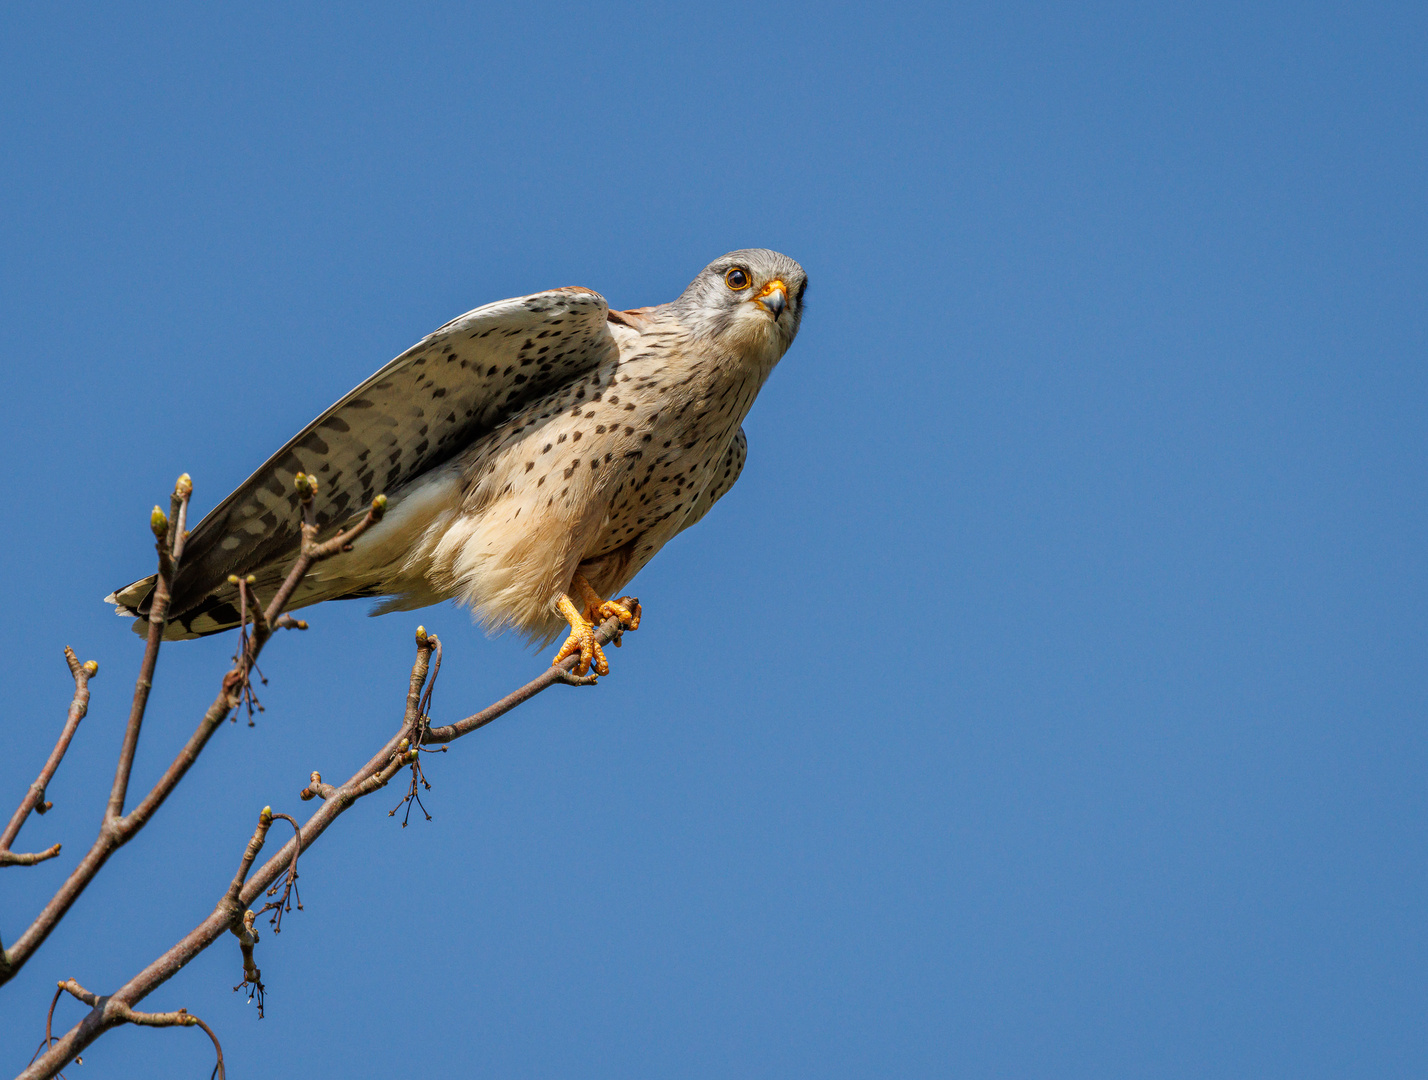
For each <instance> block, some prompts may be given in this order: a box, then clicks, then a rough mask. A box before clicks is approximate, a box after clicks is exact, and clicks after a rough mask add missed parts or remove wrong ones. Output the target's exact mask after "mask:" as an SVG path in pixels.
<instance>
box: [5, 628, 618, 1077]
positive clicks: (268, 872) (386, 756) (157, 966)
mask: <svg viewBox="0 0 1428 1080" xmlns="http://www.w3.org/2000/svg"><path fill="white" fill-rule="evenodd" d="M269 610H270V611H271V608H270V609H269ZM269 621H270V622H271V621H272V620H271V619H270V620H269ZM620 631H621V624H620V621H619V619H618V617H615V616H612V617H611V618H610V619H608V620H606V621H605V622H604V623H603V624H602V625H601V626H600V627H599V628H598V630H597V638H598V640H599V641H600V643H601V644H602V645H604V644H607V643H608V642H610V641H611V640H612V639H614V638H616V637H617V636H618V635H619V633H620ZM416 644H417V655H416V659H415V661H414V662H413V664H412V673H411V679H410V682H409V683H408V688H407V701H406V709H405V711H404V714H403V717H402V723H401V726H400V728H399V729H398V731H397V732H396V734H394V735H393V736H392V737H391V738H390V739H389V740H388V741H387V743H386V744H385V745H384V746H383V747H382V748H381V749H380V750H378V751H377V753H376V754H374V755H373V756H372V758H371V759H370V760H369V761H368V762H367V763H366V764H365V765H363V766H362V767H361V768H360V769H358V770H357V771H356V772H355V773H353V774H352V776H351V777H349V778H348V780H347V782H346V783H344V784H341V785H339V786H333V785H331V784H325V783H323V782H322V778H321V776H320V774H318V773H316V772H314V773H313V774H312V778H311V781H310V783H309V786H308V787H307V788H305V789H304V795H305V796H306V797H307V798H313V797H318V798H321V799H322V800H323V802H322V805H321V806H319V807H318V808H317V809H316V810H315V811H314V812H313V814H312V816H311V817H310V818H308V820H307V821H306V822H305V823H304V824H303V825H302V826H301V827H300V828H298V829H297V830H296V835H295V836H294V837H293V838H292V839H291V840H289V841H288V842H287V843H286V844H284V845H283V847H282V848H281V849H279V850H278V852H277V853H276V854H274V855H273V856H272V857H271V858H269V859H268V861H267V862H265V863H263V864H262V866H260V867H259V868H258V869H257V870H255V871H250V869H249V868H250V867H251V864H252V862H253V861H254V859H255V857H256V853H257V849H258V848H261V846H262V843H261V841H262V839H263V837H265V836H266V831H267V830H266V827H265V826H264V825H263V824H262V819H261V817H260V830H261V831H262V833H263V836H262V837H260V836H259V834H258V833H257V832H255V834H254V839H253V841H250V843H249V849H248V851H245V853H244V858H243V863H242V865H241V866H240V870H239V874H238V875H235V879H234V884H238V883H239V882H242V884H241V887H240V888H239V889H238V891H237V894H236V896H235V894H234V891H233V885H232V884H230V886H229V888H228V890H227V891H226V892H225V894H224V896H223V898H222V899H221V900H220V901H219V902H218V904H217V905H216V906H215V907H214V909H213V911H212V912H211V913H210V914H209V916H208V917H207V918H206V919H204V920H203V922H201V923H199V925H198V926H196V927H194V929H193V930H191V931H190V932H189V933H188V934H186V935H185V936H184V937H183V938H182V939H180V940H179V941H178V942H176V943H175V944H174V945H173V946H171V947H170V948H169V949H168V950H167V951H166V952H165V953H164V954H163V955H162V956H160V957H158V958H157V959H156V960H154V961H153V962H152V963H150V964H149V965H148V966H147V967H146V968H144V970H143V971H141V972H139V973H138V974H137V975H135V976H134V977H133V978H132V979H130V980H129V981H128V982H127V983H125V984H124V986H122V987H121V988H120V989H119V990H117V991H116V992H115V993H114V994H113V995H112V996H111V997H110V998H108V999H107V1001H108V1002H109V1003H110V1005H109V1006H107V1008H112V1007H113V1003H114V1002H118V1003H120V1004H121V1005H122V1007H124V1008H129V1007H131V1006H132V1005H133V1004H135V1003H137V1002H139V1001H141V1000H143V998H144V997H146V996H147V995H148V994H150V993H152V992H153V991H154V990H155V989H157V988H158V987H159V986H161V985H163V984H164V983H165V982H167V981H168V980H169V979H171V978H172V977H173V976H174V975H176V974H178V972H179V971H180V970H182V969H183V967H184V966H185V965H187V964H188V963H189V962H190V961H191V960H193V959H194V958H195V957H196V956H198V955H199V953H201V952H203V950H205V949H207V948H208V947H209V946H210V945H212V944H213V943H214V942H215V941H216V940H218V938H220V937H221V936H222V935H223V934H225V933H233V934H235V935H236V936H237V937H238V939H239V946H240V949H242V951H243V963H244V982H243V983H240V984H239V986H238V987H237V988H236V989H241V988H242V987H243V986H244V985H249V986H252V987H254V993H255V994H257V993H261V992H262V991H263V990H264V987H263V986H262V983H261V981H260V976H261V972H260V971H259V969H258V967H257V964H256V963H255V962H254V959H253V951H252V949H253V945H254V944H255V943H256V942H257V940H258V936H257V934H256V932H255V931H254V922H255V921H256V917H257V916H256V913H255V912H253V911H251V910H248V908H249V906H250V905H252V904H253V903H254V902H255V901H256V900H257V898H258V897H259V896H260V895H262V893H263V891H264V890H266V889H270V888H271V887H272V886H273V885H274V883H275V882H276V881H277V879H278V877H279V876H280V875H282V874H283V873H284V871H285V870H286V871H287V872H288V873H289V875H290V877H295V874H294V871H295V867H296V858H297V855H298V854H299V853H300V852H302V851H306V850H307V849H309V848H311V847H312V845H313V844H314V843H315V842H316V840H317V838H318V837H320V836H321V835H322V834H323V833H324V832H325V831H326V830H327V828H328V826H330V825H331V824H332V823H333V822H334V821H336V820H337V818H338V817H339V816H341V815H342V814H343V813H344V812H346V811H347V810H348V809H349V808H350V807H352V806H353V805H354V804H356V803H357V802H358V801H359V800H360V799H362V797H363V796H365V795H368V794H371V793H372V792H373V791H376V790H378V789H379V788H382V787H384V786H385V785H386V784H387V783H388V782H389V781H390V780H391V778H392V777H393V776H395V775H396V773H398V772H399V771H400V770H401V769H402V768H403V767H405V766H407V765H409V764H411V763H412V762H413V761H415V760H416V758H417V756H418V754H419V753H420V746H419V745H417V744H415V743H414V741H413V737H414V736H416V735H417V734H418V732H419V731H421V730H423V729H424V734H423V741H424V742H439V743H449V742H454V741H455V740H456V739H459V738H461V737H462V736H463V735H468V734H470V733H471V732H473V731H476V730H477V729H479V728H482V727H484V726H486V725H487V724H489V723H490V722H491V721H493V720H495V719H496V718H497V717H499V716H502V715H504V714H505V713H507V712H510V711H511V710H512V709H514V708H515V707H516V706H517V705H520V704H522V703H523V702H526V701H529V700H530V699H531V698H533V697H535V695H536V694H539V693H540V692H541V691H542V690H545V689H546V688H547V687H550V686H554V685H555V684H556V683H563V684H565V685H573V686H589V685H592V684H593V683H594V682H595V679H594V677H593V676H584V677H581V676H575V675H572V674H571V668H573V667H574V666H575V664H576V662H577V659H578V658H577V657H575V656H570V657H567V658H566V659H565V660H564V661H563V662H562V664H561V665H560V666H559V667H551V668H549V669H547V670H546V671H545V672H543V673H542V674H541V675H539V676H537V677H536V678H535V679H532V680H531V681H530V682H529V683H527V684H526V685H525V686H523V687H521V688H520V689H519V690H517V691H515V692H514V693H512V694H508V695H507V696H506V697H504V698H502V699H501V700H500V701H498V702H496V703H495V704H493V705H491V706H489V707H487V708H485V709H483V710H481V711H480V712H478V713H475V714H473V715H472V716H469V717H467V718H466V719H465V720H460V721H458V722H457V723H455V724H450V725H447V726H445V727H440V728H431V727H426V726H425V724H424V722H423V721H424V715H425V714H424V713H423V711H422V710H423V707H424V706H425V705H427V704H428V702H424V701H423V689H424V687H425V684H426V681H427V674H428V670H429V668H430V664H431V660H432V656H433V654H434V653H435V651H436V650H437V648H438V647H439V645H440V642H439V641H438V639H437V637H436V635H435V634H428V633H427V632H426V631H425V630H424V629H418V632H417V641H416ZM277 816H279V815H276V814H274V815H272V817H277ZM289 820H291V819H289ZM294 824H295V823H294ZM255 844H256V847H255ZM250 852H251V853H252V854H250ZM244 877H246V881H245V880H243V879H244ZM235 900H236V904H235V902H234V901H235ZM264 910H267V909H266V908H265V909H264ZM239 912H242V914H241V915H239V914H238V913H239ZM116 1015H117V1014H116ZM165 1015H168V1014H165ZM117 1022H122V1021H114V1022H110V1020H109V1017H108V1014H106V1013H103V1012H102V1011H101V1010H99V1009H97V1008H96V1009H95V1010H93V1011H91V1013H90V1015H89V1016H87V1017H85V1018H84V1019H83V1020H82V1021H80V1023H78V1024H76V1025H75V1026H74V1027H73V1028H71V1029H70V1031H68V1032H67V1033H66V1034H65V1035H64V1036H63V1037H62V1038H60V1039H58V1040H56V1041H55V1043H54V1045H53V1046H50V1047H48V1048H47V1049H46V1051H45V1053H44V1054H42V1055H41V1056H40V1057H39V1058H38V1059H37V1060H36V1061H35V1062H34V1063H33V1064H32V1065H31V1066H30V1068H29V1069H27V1070H26V1071H25V1072H24V1073H22V1074H21V1080H42V1078H48V1077H52V1076H54V1075H55V1074H56V1073H58V1072H59V1070H60V1069H62V1068H64V1067H65V1065H67V1064H68V1063H69V1062H70V1061H72V1060H74V1059H75V1057H76V1055H78V1054H79V1053H80V1052H81V1051H83V1050H84V1048H85V1047H86V1046H88V1045H89V1044H90V1043H92V1042H93V1041H94V1040H95V1039H96V1038H98V1037H99V1036H100V1035H102V1034H103V1033H104V1031H106V1030H108V1029H109V1028H110V1027H113V1026H114V1025H115V1023H117ZM205 1030H207V1029H206V1028H205ZM215 1045H216V1040H215Z"/></svg>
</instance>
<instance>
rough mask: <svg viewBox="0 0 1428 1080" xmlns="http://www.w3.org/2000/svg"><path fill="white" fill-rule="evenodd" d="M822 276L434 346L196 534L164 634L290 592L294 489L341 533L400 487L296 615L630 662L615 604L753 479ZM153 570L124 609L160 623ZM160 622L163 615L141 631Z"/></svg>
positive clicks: (753, 270)
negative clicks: (454, 626) (394, 623)
mask: <svg viewBox="0 0 1428 1080" xmlns="http://www.w3.org/2000/svg"><path fill="white" fill-rule="evenodd" d="M807 284H808V278H807V275H805V274H804V272H803V268H802V267H800V266H799V265H798V263H796V262H794V261H793V260H792V259H790V258H788V257H787V256H785V255H780V254H778V253H777V252H774V251H768V250H764V249H753V250H746V251H734V252H730V253H729V254H728V255H725V256H723V257H722V258H720V259H716V260H715V261H714V262H712V263H710V264H709V265H708V266H707V267H705V269H704V270H703V271H702V272H701V273H700V274H699V276H698V277H696V278H695V279H694V281H693V282H691V283H690V285H689V287H688V288H687V289H685V290H684V292H683V293H682V294H680V296H679V298H678V299H677V300H674V301H673V302H671V303H667V304H660V305H658V306H656V307H646V308H635V309H634V310H631V311H611V310H610V309H609V306H608V305H607V304H606V303H605V298H604V297H603V296H601V295H600V294H599V293H597V292H594V291H593V290H590V289H584V288H578V287H572V288H563V289H553V290H551V291H549V292H541V293H535V294H533V295H531V296H522V297H518V298H516V299H514V300H501V301H498V302H496V303H494V304H487V305H486V306H485V307H479V308H477V309H476V310H474V311H470V312H467V313H466V314H465V315H462V316H460V317H459V318H456V319H453V320H452V321H451V322H449V323H447V324H446V325H445V326H443V327H441V328H440V329H439V330H437V331H436V332H435V333H433V334H430V335H429V336H427V337H426V338H424V339H423V340H422V341H420V342H418V343H417V344H416V345H414V346H412V348H410V349H408V350H407V351H406V352H404V353H402V355H400V356H398V357H397V358H396V359H395V360H393V361H392V362H391V363H390V364H388V365H387V366H386V367H384V368H382V369H381V370H380V371H378V372H377V373H376V374H375V375H373V376H372V377H371V378H370V379H368V380H367V381H366V382H364V383H362V384H361V385H360V386H358V387H357V388H356V389H355V390H353V391H352V392H351V393H349V394H347V395H346V396H345V397H344V398H342V400H341V401H339V402H337V404H335V405H333V406H332V407H331V408H330V409H328V410H327V411H326V412H324V413H323V414H322V415H321V416H319V417H318V418H317V419H316V420H314V421H313V422H312V423H311V424H309V425H308V426H307V427H305V428H304V429H303V430H302V431H300V432H299V433H298V434H297V435H296V436H295V437H294V438H293V439H292V440H291V441H289V442H288V444H287V445H286V446H284V447H283V448H282V449H281V450H279V451H278V452H277V453H276V454H274V455H273V456H272V457H271V458H269V459H268V461H267V462H266V463H265V464H264V465H263V466H262V467H261V468H259V469H258V471H257V472H255V473H254V474H253V475H252V476H250V477H249V478H248V479H247V480H246V481H245V482H244V483H243V485H242V486H241V487H239V488H238V490H236V491H234V492H233V493H232V494H231V495H229V496H228V497H227V498H226V499H224V500H223V502H222V503H220V504H219V505H218V506H217V507H216V508H215V509H214V510H213V511H212V512H211V513H210V514H209V515H208V516H207V517H205V518H204V519H203V520H202V521H201V522H200V523H199V524H198V525H197V527H195V528H194V529H193V531H192V533H191V535H190V537H189V539H188V542H187V545H186V548H185V553H184V558H183V563H182V566H181V567H180V569H179V573H178V576H177V579H176V580H175V582H174V587H173V601H172V605H171V608H170V614H169V622H168V626H167V629H166V630H165V636H166V637H168V638H192V637H201V636H203V635H205V634H213V633H217V632H219V631H221V630H226V629H229V628H230V627H234V626H237V625H238V622H239V610H238V606H237V600H238V595H237V590H236V587H235V586H233V585H231V584H229V575H233V574H236V575H240V576H247V575H254V576H255V577H256V585H255V586H254V588H255V590H256V591H257V593H258V595H259V596H262V595H263V594H264V593H267V594H268V595H271V594H272V591H273V590H275V589H276V587H277V585H278V583H279V582H280V581H281V580H282V578H283V576H284V574H285V573H286V570H287V567H288V565H290V564H291V562H292V560H293V558H294V557H295V556H296V554H297V551H298V547H299V544H300V540H301V536H300V531H299V513H298V503H299V498H298V494H297V492H296V490H295V487H294V479H295V477H296V476H297V474H298V473H307V474H308V475H310V476H312V477H314V478H315V479H316V481H317V484H318V494H317V502H316V511H317V522H318V525H319V527H320V528H321V530H322V535H323V536H328V535H335V534H336V533H337V532H338V531H339V530H340V529H341V528H343V527H344V526H347V525H350V524H352V523H353V522H354V521H355V520H356V519H357V518H358V517H360V516H361V514H362V513H364V512H365V510H366V507H367V506H368V505H369V504H370V503H371V501H372V499H373V497H374V496H376V495H378V494H382V493H385V494H386V496H387V512H386V515H385V516H384V517H383V518H382V520H381V521H380V522H379V523H378V524H377V525H375V526H374V527H372V528H371V529H370V530H369V531H367V532H366V533H365V534H364V535H362V536H361V537H360V538H359V539H358V540H357V541H356V543H355V544H354V545H353V547H352V550H351V551H349V552H346V553H344V554H341V555H338V556H336V557H334V558H332V559H330V560H328V561H326V562H322V563H319V564H317V565H316V566H315V567H314V568H313V570H312V571H311V573H310V574H309V575H308V577H307V578H306V579H305V580H304V581H303V583H302V585H301V586H300V588H299V590H298V592H297V593H296V594H295V595H294V597H293V599H292V601H291V603H290V604H289V605H288V606H289V608H300V607H306V606H308V605H310V604H316V603H320V602H322V601H324V600H340V599H349V598H354V597H378V596H380V597H386V599H385V600H383V601H382V602H381V604H379V605H378V607H377V609H376V610H375V611H374V614H380V613H383V612H388V611H406V610H410V609H412V608H419V607H424V606H426V605H428V604H432V603H435V602H437V601H439V600H456V601H458V602H459V603H461V604H463V605H465V606H466V607H468V608H470V609H471V611H472V612H473V613H474V616H475V618H476V619H477V621H479V622H480V623H481V624H482V625H483V626H484V627H485V628H486V629H487V630H488V631H491V632H495V631H498V630H501V629H505V628H513V629H515V630H517V631H518V632H520V633H522V634H524V635H526V636H527V637H528V638H530V639H532V640H536V641H541V640H544V641H550V640H554V638H555V637H556V636H557V635H558V633H559V632H560V631H561V629H562V628H563V625H564V624H568V625H569V627H570V636H569V639H568V640H567V641H566V643H565V645H564V646H563V647H562V648H561V650H560V652H559V654H558V655H557V656H556V662H557V663H558V662H559V661H560V660H562V659H564V658H565V657H566V656H569V655H573V654H575V653H577V652H578V653H579V656H580V659H579V664H578V667H577V669H576V670H577V671H578V672H579V673H580V674H584V673H585V671H586V670H588V669H589V668H590V667H591V666H593V667H594V668H595V670H596V671H597V672H598V673H599V674H602V675H603V674H605V673H606V672H607V671H608V670H609V667H608V665H607V663H606V661H605V658H604V656H603V655H602V653H601V650H600V646H599V644H598V643H597V642H596V640H595V637H594V631H593V624H594V623H596V622H598V621H600V620H601V619H605V618H609V617H610V616H611V615H618V616H619V617H620V619H621V621H622V622H624V623H625V624H626V625H632V624H635V623H637V621H638V617H639V604H638V601H634V600H631V599H630V598H628V597H627V598H624V599H623V600H622V601H606V600H604V599H602V598H603V597H607V596H617V595H619V593H620V591H621V590H622V589H623V588H624V587H625V585H626V584H627V583H628V582H629V581H630V579H631V578H633V577H634V576H635V574H636V573H638V572H639V570H640V569H641V568H642V567H643V566H644V565H645V563H647V562H649V560H650V558H651V557H652V556H653V555H654V554H655V552H657V551H659V549H660V548H662V547H663V546H664V545H665V544H666V543H667V542H668V541H669V540H670V538H671V537H673V536H674V535H675V534H676V533H678V532H680V531H682V530H684V529H687V528H689V526H691V525H693V524H694V523H695V522H696V521H698V520H699V519H700V518H702V517H703V516H704V515H705V514H706V513H708V512H709V508H710V507H711V506H713V505H714V503H715V502H717V501H718V500H719V499H720V498H721V497H722V496H723V495H724V493H725V492H727V491H728V490H729V488H730V487H731V486H732V485H733V483H734V481H735V480H737V479H738V477H739V473H740V470H742V469H743V467H744V456H745V450H746V446H747V444H746V441H745V438H744V432H743V429H742V428H741V427H740V425H741V423H742V422H743V419H744V417H745V416H746V415H748V412H749V408H750V406H752V405H753V402H754V397H755V396H756V395H757V394H758V392H759V388H760V387H762V386H763V384H764V380H765V379H766V378H768V375H769V372H770V371H772V370H773V367H774V365H775V364H777V363H778V361H779V360H780V358H782V356H783V354H784V353H785V352H786V351H787V349H788V347H789V345H790V344H792V342H793V339H794V336H795V335H796V334H797V333H798V326H799V321H800V318H801V316H802V313H803V293H804V289H805V288H806V287H807ZM153 586H154V578H152V577H149V578H145V579H144V580H142V581H136V582H134V583H133V584H132V585H128V586H126V587H125V588H122V589H119V590H117V591H116V592H115V593H113V594H112V595H110V596H109V597H107V599H108V600H109V602H111V603H113V604H116V605H117V606H118V610H119V614H120V615H123V616H130V617H134V616H144V615H147V613H148V610H149V604H150V602H151V599H152V594H153ZM135 629H136V630H137V631H139V632H140V633H143V632H145V629H146V628H145V626H144V624H142V623H140V624H137V625H136V626H135Z"/></svg>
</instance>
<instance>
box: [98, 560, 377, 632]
mask: <svg viewBox="0 0 1428 1080" xmlns="http://www.w3.org/2000/svg"><path fill="white" fill-rule="evenodd" d="M257 578H258V580H257V581H256V582H255V583H254V585H253V591H254V594H255V595H256V596H257V597H258V598H259V600H260V601H261V600H263V598H264V597H266V598H269V599H271V597H272V595H273V593H274V592H276V591H277V589H278V587H279V585H281V583H282V580H283V573H282V571H281V570H277V569H274V570H270V571H268V572H266V573H265V572H264V571H262V570H260V571H258V574H257ZM157 581H158V579H157V577H155V576H154V575H150V576H149V577H146V578H142V579H141V580H139V581H135V582H133V583H131V584H129V585H125V586H124V587H123V588H122V589H116V590H114V592H112V593H110V594H109V595H108V596H106V597H105V598H104V602H105V603H106V604H113V605H114V607H115V614H116V615H118V616H119V617H120V618H125V619H133V620H134V625H133V631H134V633H136V634H138V635H139V636H140V637H143V636H145V635H146V634H148V632H149V618H148V615H149V609H150V606H151V604H152V602H153V596H154V586H155V584H156V583H157ZM333 584H334V583H332V582H323V581H314V580H312V579H310V578H309V579H308V580H305V581H304V582H302V584H300V585H299V586H298V589H297V592H296V593H295V594H294V596H293V598H292V599H291V600H290V601H289V602H288V604H287V607H286V608H285V609H284V610H287V611H292V610H294V609H296V608H300V607H307V606H308V605H309V604H317V603H321V602H322V601H324V600H349V599H355V598H357V597H363V596H371V595H373V593H372V592H370V591H365V590H358V591H355V592H354V591H351V590H350V589H349V590H344V589H342V588H341V587H338V588H334V587H333ZM242 617H243V616H242V608H241V606H240V604H239V597H238V589H237V587H236V586H233V585H227V584H225V585H223V586H221V587H220V588H218V589H215V590H214V591H213V592H211V593H209V594H208V595H206V596H204V597H201V598H200V599H199V600H198V601H196V602H195V603H193V604H191V605H189V606H188V607H187V608H186V609H185V610H183V611H181V612H171V613H170V615H169V620H168V623H167V624H165V626H164V640H165V641H191V640H192V639H194V638H201V637H208V636H209V635H210V634H221V633H223V631H225V630H232V629H233V628H234V627H235V626H237V625H238V624H239V622H241V621H242Z"/></svg>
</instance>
